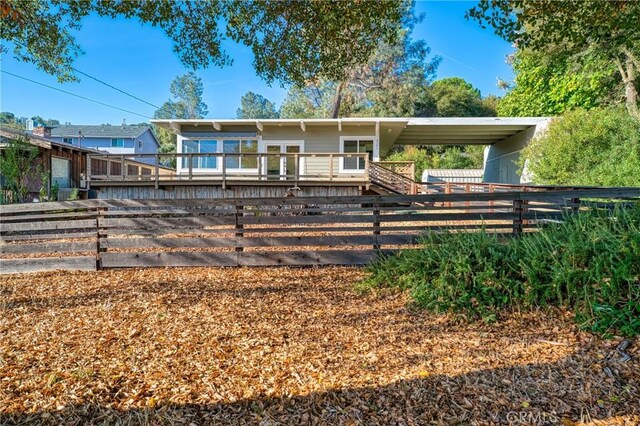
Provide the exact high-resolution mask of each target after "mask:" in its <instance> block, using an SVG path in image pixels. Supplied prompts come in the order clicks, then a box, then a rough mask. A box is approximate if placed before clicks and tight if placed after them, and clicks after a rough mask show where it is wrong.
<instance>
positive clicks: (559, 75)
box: [498, 49, 622, 117]
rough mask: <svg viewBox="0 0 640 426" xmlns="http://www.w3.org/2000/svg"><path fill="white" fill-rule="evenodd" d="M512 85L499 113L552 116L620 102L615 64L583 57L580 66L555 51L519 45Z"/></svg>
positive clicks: (501, 103)
mask: <svg viewBox="0 0 640 426" xmlns="http://www.w3.org/2000/svg"><path fill="white" fill-rule="evenodd" d="M512 65H513V69H514V71H515V81H514V83H515V85H513V87H509V88H508V92H507V94H506V95H505V96H504V97H503V98H502V99H501V101H500V103H499V106H498V113H499V114H500V115H502V116H513V117H517V116H524V117H533V116H555V115H559V114H562V113H563V112H564V111H565V110H571V109H575V108H585V109H591V108H595V107H599V106H605V105H609V104H615V103H620V101H621V93H622V92H621V91H620V90H619V88H620V85H621V84H622V82H621V79H620V77H619V74H618V73H617V71H616V68H615V65H614V64H613V63H612V62H610V61H609V62H606V61H604V60H602V59H599V58H597V57H593V56H591V57H585V58H583V61H582V66H577V65H576V64H575V63H573V62H572V61H569V60H567V59H566V58H563V57H560V56H558V55H555V56H553V55H547V54H545V53H541V52H535V51H533V50H531V49H520V50H518V51H517V52H516V53H515V55H514V56H513V58H512Z"/></svg>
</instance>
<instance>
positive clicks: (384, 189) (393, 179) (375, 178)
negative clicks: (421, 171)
mask: <svg viewBox="0 0 640 426" xmlns="http://www.w3.org/2000/svg"><path fill="white" fill-rule="evenodd" d="M394 165H398V163H397V162H395V163H394V162H375V163H374V162H372V163H370V164H369V179H370V180H371V184H370V187H371V189H372V190H374V191H375V192H377V193H379V194H400V195H412V194H418V193H420V189H421V185H420V184H419V183H418V182H416V181H415V180H414V179H413V164H411V167H410V168H409V169H408V170H405V173H400V172H399V171H395V170H392V169H391V167H393V166H394Z"/></svg>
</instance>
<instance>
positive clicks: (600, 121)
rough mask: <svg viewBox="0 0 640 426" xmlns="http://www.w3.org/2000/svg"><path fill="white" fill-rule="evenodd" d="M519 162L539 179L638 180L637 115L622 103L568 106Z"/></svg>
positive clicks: (573, 181) (561, 182)
mask: <svg viewBox="0 0 640 426" xmlns="http://www.w3.org/2000/svg"><path fill="white" fill-rule="evenodd" d="M521 167H522V168H523V169H526V171H527V173H531V174H532V176H533V181H534V182H535V183H538V184H548V185H588V186H640V120H638V119H636V118H635V117H633V116H631V115H629V114H628V113H626V111H625V110H624V108H622V107H617V108H594V109H592V110H589V111H587V110H585V109H576V110H574V111H569V112H566V113H565V114H564V115H563V116H562V117H558V118H555V119H554V120H553V121H552V122H551V124H550V125H549V127H548V129H547V130H546V132H545V133H544V134H543V135H542V136H540V137H537V138H535V139H534V140H532V141H531V142H530V143H529V145H528V146H527V147H526V148H525V149H524V151H523V153H522V157H521Z"/></svg>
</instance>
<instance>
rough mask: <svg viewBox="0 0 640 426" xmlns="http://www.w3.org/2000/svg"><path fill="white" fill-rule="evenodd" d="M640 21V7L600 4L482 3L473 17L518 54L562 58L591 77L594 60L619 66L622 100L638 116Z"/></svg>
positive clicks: (544, 0) (592, 0)
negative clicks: (529, 52) (524, 51)
mask: <svg viewBox="0 0 640 426" xmlns="http://www.w3.org/2000/svg"><path fill="white" fill-rule="evenodd" d="M638 16H640V2H637V1H611V2H609V1H598V0H586V1H585V0H567V1H555V0H499V1H495V0H481V1H480V2H479V3H478V5H477V6H475V7H474V8H472V9H471V10H469V12H468V13H467V17H468V18H473V19H475V20H477V21H479V22H480V23H481V24H482V25H484V24H485V23H487V24H489V25H491V26H492V27H493V28H495V31H496V34H498V35H500V36H501V37H503V38H505V39H506V40H508V41H510V42H512V43H515V44H516V45H517V46H518V48H530V49H532V50H533V51H535V52H537V53H539V54H542V55H551V56H560V57H561V58H563V59H566V60H570V61H571V63H572V64H574V65H575V66H578V67H580V68H582V69H584V70H585V71H583V72H585V74H586V75H588V68H589V67H590V66H591V64H590V61H592V60H593V59H594V58H596V59H597V60H598V61H601V63H604V64H613V65H615V67H616V69H617V71H618V73H619V75H620V77H621V79H622V81H623V83H624V91H623V92H621V93H620V94H621V95H622V93H624V98H625V99H626V105H627V109H628V110H629V111H630V112H631V113H633V114H634V115H638V114H639V113H638V86H637V85H638V81H637V75H638V74H639V71H640V25H638ZM585 59H587V60H585ZM605 66H606V68H607V69H608V68H609V66H608V65H605ZM540 93H542V92H540ZM621 97H622V96H621Z"/></svg>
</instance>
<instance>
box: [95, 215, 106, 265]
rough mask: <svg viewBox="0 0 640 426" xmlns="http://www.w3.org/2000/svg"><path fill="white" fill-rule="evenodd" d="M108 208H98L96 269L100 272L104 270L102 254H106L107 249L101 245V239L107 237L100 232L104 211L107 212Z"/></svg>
mask: <svg viewBox="0 0 640 426" xmlns="http://www.w3.org/2000/svg"><path fill="white" fill-rule="evenodd" d="M106 209H107V208H106V207H100V206H98V207H96V269H97V270H100V269H102V253H104V252H106V251H107V249H106V248H103V247H102V245H101V244H100V242H101V238H102V237H106V235H103V234H102V233H101V232H100V230H101V227H100V222H102V219H103V211H104V210H106Z"/></svg>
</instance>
